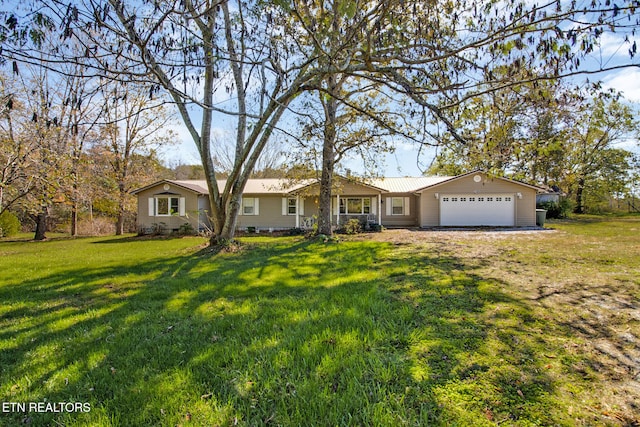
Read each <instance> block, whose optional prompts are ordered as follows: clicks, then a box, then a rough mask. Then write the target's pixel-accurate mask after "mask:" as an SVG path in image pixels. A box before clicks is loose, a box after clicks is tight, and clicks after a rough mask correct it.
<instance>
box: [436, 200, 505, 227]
mask: <svg viewBox="0 0 640 427" xmlns="http://www.w3.org/2000/svg"><path fill="white" fill-rule="evenodd" d="M440 225H443V226H476V225H495V226H513V225H515V196H514V195H513V194H440Z"/></svg>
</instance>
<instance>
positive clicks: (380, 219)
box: [377, 193, 382, 226]
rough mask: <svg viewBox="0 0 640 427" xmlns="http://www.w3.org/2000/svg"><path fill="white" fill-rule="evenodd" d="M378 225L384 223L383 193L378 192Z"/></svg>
mask: <svg viewBox="0 0 640 427" xmlns="http://www.w3.org/2000/svg"><path fill="white" fill-rule="evenodd" d="M377 212H378V225H380V226H381V225H382V195H381V194H380V193H378V210H377Z"/></svg>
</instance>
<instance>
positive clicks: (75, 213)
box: [71, 200, 78, 237]
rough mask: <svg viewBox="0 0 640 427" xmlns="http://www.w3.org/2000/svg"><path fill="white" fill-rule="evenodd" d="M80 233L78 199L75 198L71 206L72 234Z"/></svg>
mask: <svg viewBox="0 0 640 427" xmlns="http://www.w3.org/2000/svg"><path fill="white" fill-rule="evenodd" d="M77 235H78V201H77V200H74V201H73V205H72V206H71V236H73V237H75V236H77Z"/></svg>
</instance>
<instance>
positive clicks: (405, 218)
mask: <svg viewBox="0 0 640 427" xmlns="http://www.w3.org/2000/svg"><path fill="white" fill-rule="evenodd" d="M394 197H402V198H403V199H408V200H409V215H405V214H402V215H393V214H392V215H387V204H388V203H389V201H390V200H391V199H392V198H394ZM419 200H420V198H419V197H416V196H415V195H413V194H408V193H385V194H383V195H382V205H381V206H380V213H381V214H382V218H381V219H382V225H384V226H385V227H417V226H418V218H420V215H419V214H420V204H419Z"/></svg>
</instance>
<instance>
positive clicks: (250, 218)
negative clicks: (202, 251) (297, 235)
mask: <svg viewBox="0 0 640 427" xmlns="http://www.w3.org/2000/svg"><path fill="white" fill-rule="evenodd" d="M242 197H243V198H246V197H253V198H257V199H258V200H259V206H260V209H259V210H258V215H238V222H237V224H236V226H237V228H238V229H239V230H245V229H246V228H247V227H256V228H257V229H258V230H269V229H273V230H283V229H289V228H293V227H295V226H296V216H295V215H282V198H283V197H284V196H282V195H266V194H244V195H243V196H242ZM307 204H309V201H308V200H305V202H304V212H305V216H306V213H307ZM301 218H302V216H301Z"/></svg>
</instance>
